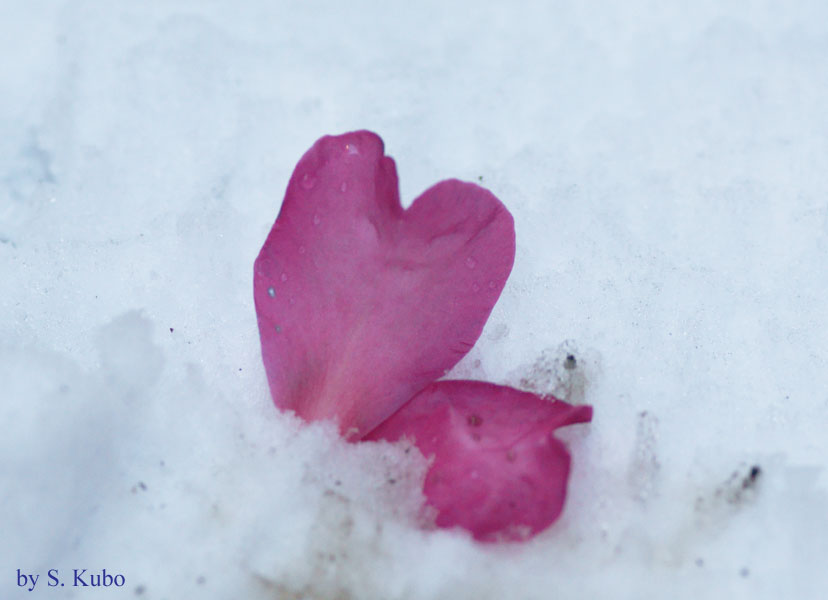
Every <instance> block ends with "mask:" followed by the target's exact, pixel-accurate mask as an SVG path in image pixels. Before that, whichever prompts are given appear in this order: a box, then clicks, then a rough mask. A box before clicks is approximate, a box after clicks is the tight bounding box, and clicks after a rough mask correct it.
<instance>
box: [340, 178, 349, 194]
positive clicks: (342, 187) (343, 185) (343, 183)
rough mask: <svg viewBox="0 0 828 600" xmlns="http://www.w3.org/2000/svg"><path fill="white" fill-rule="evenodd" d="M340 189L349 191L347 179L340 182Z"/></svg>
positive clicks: (343, 191)
mask: <svg viewBox="0 0 828 600" xmlns="http://www.w3.org/2000/svg"><path fill="white" fill-rule="evenodd" d="M339 191H340V192H342V193H343V194H344V193H345V192H347V191H348V182H347V181H343V182H342V183H341V184H340V186H339Z"/></svg>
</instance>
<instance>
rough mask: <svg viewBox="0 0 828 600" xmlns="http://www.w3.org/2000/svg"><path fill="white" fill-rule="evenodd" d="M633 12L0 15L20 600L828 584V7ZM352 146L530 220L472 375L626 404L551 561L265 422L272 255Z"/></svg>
mask: <svg viewBox="0 0 828 600" xmlns="http://www.w3.org/2000/svg"><path fill="white" fill-rule="evenodd" d="M608 4H609V5H608V6H602V5H601V4H600V3H593V2H574V1H573V2H565V1H564V2H554V3H553V2H548V3H545V2H531V3H528V2H527V3H506V2H503V3H499V4H494V3H472V2H469V3H447V2H430V3H417V2H412V1H409V2H401V3H392V2H377V3H371V2H362V1H352V2H333V1H331V2H299V1H296V2H265V1H263V0H262V1H260V2H229V1H227V2H219V1H201V0H198V1H197V0H190V1H184V0H175V1H169V2H160V1H158V2H130V3H127V2H120V3H118V2H105V1H103V0H101V1H98V2H94V1H82V0H79V1H68V0H63V1H52V0H27V1H25V2H24V1H22V0H21V1H16V0H3V1H0V398H2V403H0V418H2V421H3V423H4V431H3V434H2V436H0V457H1V458H0V460H2V462H0V507H1V508H2V510H0V531H2V534H1V535H0V540H2V541H0V597H2V598H24V597H44V598H46V597H49V598H69V597H72V598H86V597H92V596H93V595H94V596H95V597H107V598H108V597H141V598H147V599H158V600H161V599H164V598H169V599H173V598H216V599H225V598H245V599H259V598H331V599H332V598H339V599H343V598H354V599H390V598H404V599H426V598H452V599H470V600H471V599H474V600H485V599H500V598H527V599H545V598H603V597H611V598H700V597H706V598H727V599H731V598H782V597H787V598H818V597H824V596H823V595H822V594H823V593H825V592H824V589H825V588H826V587H828V571H827V570H826V569H825V565H826V564H828V475H826V472H825V467H826V463H828V436H826V435H825V430H826V423H828V306H826V303H827V302H828V268H826V265H827V264H828V168H826V165H827V164H828V162H827V161H826V159H828V110H826V107H828V4H825V3H824V2H820V1H814V2H805V1H803V2H789V3H785V4H784V8H781V7H782V6H783V4H782V3H778V5H779V7H780V8H774V7H773V6H772V5H771V3H760V2H756V3H751V2H725V3H722V2H696V3H688V5H689V6H686V7H684V8H682V9H678V8H670V7H668V6H665V5H664V3H661V2H654V1H653V2H641V1H634V2H619V3H608ZM358 128H368V129H372V130H374V131H376V132H378V133H379V134H380V135H381V136H383V138H384V139H385V142H386V151H387V152H388V153H389V154H390V155H391V156H393V157H394V158H395V159H396V160H397V165H398V170H399V173H400V177H401V191H402V196H403V201H404V203H408V202H410V201H411V200H412V199H413V198H414V197H415V196H416V195H417V194H418V193H419V192H420V191H422V190H423V189H425V188H426V187H428V186H429V185H431V184H432V183H434V182H436V181H437V180H439V179H443V178H446V177H459V178H461V179H466V180H470V181H476V182H481V183H482V185H484V186H487V187H489V188H490V189H491V190H492V191H493V192H494V193H495V194H496V195H497V196H498V197H500V198H501V200H502V201H503V202H504V203H505V204H506V205H507V206H508V207H509V209H510V210H511V211H512V213H513V215H514V217H515V221H516V230H517V243H518V248H517V257H516V263H515V269H514V272H513V274H512V277H511V279H510V280H509V283H508V284H507V286H506V290H505V291H504V293H503V296H502V297H501V300H500V302H499V304H498V305H497V307H496V308H495V311H494V313H493V314H492V317H491V319H490V320H489V323H488V325H487V327H486V330H485V331H484V333H483V335H482V336H481V338H480V340H479V342H478V344H477V346H476V347H475V348H474V349H473V351H472V352H471V353H470V355H469V356H468V357H467V358H466V359H465V360H464V361H463V362H462V363H461V364H460V365H458V367H457V368H456V369H455V371H454V372H453V373H452V374H451V376H452V377H471V378H485V379H488V380H491V381H495V382H500V383H508V384H511V385H516V386H521V387H524V388H528V389H536V390H541V391H556V392H557V393H559V394H561V395H563V396H567V397H569V398H570V399H573V400H575V401H583V402H588V403H590V404H593V405H594V406H595V410H596V417H595V421H594V423H593V424H592V425H589V426H579V427H576V428H572V429H570V430H568V431H566V432H565V433H563V435H562V437H564V438H565V439H566V440H567V441H568V443H569V445H570V448H571V449H572V453H573V457H574V472H573V477H572V480H571V487H570V495H569V498H568V503H567V506H566V509H565V512H564V515H563V517H562V519H561V520H560V521H559V522H558V523H557V524H556V525H555V526H554V527H552V528H551V529H550V530H548V531H547V532H546V533H544V534H543V535H541V536H539V537H537V538H536V539H534V540H533V541H531V542H529V543H526V544H523V545H506V546H481V545H478V544H475V543H473V542H472V541H471V540H470V539H468V538H467V537H466V536H463V535H461V534H459V533H454V532H437V533H424V532H422V531H419V530H418V529H417V528H416V527H415V526H414V525H413V521H414V519H415V516H416V513H417V509H418V506H419V504H420V502H421V500H422V499H421V498H420V496H419V492H418V484H419V478H420V477H421V476H422V466H423V465H422V464H421V463H420V462H419V461H417V460H416V459H412V458H409V457H408V456H406V455H404V454H403V453H402V452H401V451H400V450H399V449H397V448H394V447H390V446H386V445H372V444H363V445H359V446H347V445H345V444H343V443H342V442H341V441H339V440H338V439H336V436H335V435H334V434H333V432H332V431H331V429H330V428H326V427H323V426H313V427H307V426H303V425H301V424H300V423H298V422H297V421H296V420H295V419H293V418H291V417H289V416H285V415H280V414H278V413H277V412H276V410H275V409H274V408H273V406H272V404H271V401H270V398H269V395H268V391H267V386H266V380H265V376H264V370H263V367H262V364H261V361H260V355H259V341H258V332H257V328H256V319H255V314H254V309H253V293H252V266H253V260H254V258H255V256H256V253H257V252H258V249H259V247H260V246H261V244H262V242H263V241H264V238H265V236H266V234H267V231H268V230H269V228H270V226H271V224H272V222H273V220H274V219H275V217H276V214H277V212H278V208H279V203H280V201H281V198H282V194H283V192H284V188H285V186H286V183H287V179H288V177H289V175H290V173H291V171H292V169H293V167H294V165H295V163H296V161H297V160H298V159H299V157H300V156H301V155H302V153H303V152H305V150H306V149H307V148H308V147H310V145H311V144H312V143H313V142H314V141H315V140H316V138H318V137H319V136H321V135H323V134H326V133H342V132H344V131H348V130H352V129H358ZM568 351H572V352H574V353H575V354H576V356H577V357H578V364H579V369H578V371H577V372H576V374H575V377H574V379H572V380H563V379H561V378H560V377H559V375H561V374H562V373H565V371H562V370H561V363H560V358H561V356H562V354H564V355H565V353H566V352H568ZM754 466H756V467H758V469H753V467H754ZM752 475H753V476H752ZM391 480H393V481H394V483H390V481H391ZM74 568H78V569H81V568H85V569H87V570H88V572H90V573H100V572H101V570H102V569H106V570H107V572H108V573H121V574H123V576H124V578H125V581H126V583H125V585H124V586H123V588H119V589H113V588H109V589H108V591H102V592H98V593H97V594H95V593H94V592H89V591H88V590H83V589H76V588H73V587H71V585H70V584H71V578H70V577H69V574H70V572H71V570H72V569H74ZM17 569H20V570H21V571H22V572H24V573H30V574H33V573H38V574H40V575H41V579H40V580H39V582H38V584H37V586H36V588H35V591H34V592H32V593H28V592H26V591H24V590H23V588H18V587H17V586H16V572H17ZM49 569H59V573H60V578H61V579H62V580H63V579H64V578H65V579H66V581H67V582H68V583H67V586H66V587H64V588H48V587H47V581H46V580H47V576H46V573H47V571H48V570H49Z"/></svg>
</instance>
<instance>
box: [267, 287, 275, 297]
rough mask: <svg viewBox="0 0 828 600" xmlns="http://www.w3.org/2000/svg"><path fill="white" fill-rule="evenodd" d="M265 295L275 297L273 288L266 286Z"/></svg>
mask: <svg viewBox="0 0 828 600" xmlns="http://www.w3.org/2000/svg"><path fill="white" fill-rule="evenodd" d="M267 295H268V296H270V297H271V298H275V297H276V290H274V289H273V288H272V287H269V288H267Z"/></svg>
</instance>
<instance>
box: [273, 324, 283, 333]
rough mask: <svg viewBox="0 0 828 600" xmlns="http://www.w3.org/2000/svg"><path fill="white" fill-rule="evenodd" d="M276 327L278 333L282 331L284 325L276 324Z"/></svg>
mask: <svg viewBox="0 0 828 600" xmlns="http://www.w3.org/2000/svg"><path fill="white" fill-rule="evenodd" d="M274 329H275V330H276V333H282V326H281V325H276V326H275V327H274Z"/></svg>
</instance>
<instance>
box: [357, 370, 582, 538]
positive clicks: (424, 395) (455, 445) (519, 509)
mask: <svg viewBox="0 0 828 600" xmlns="http://www.w3.org/2000/svg"><path fill="white" fill-rule="evenodd" d="M591 419H592V407H590V406H572V405H569V404H567V403H565V402H562V401H560V400H554V401H551V400H546V399H543V398H541V397H539V396H536V395H534V394H530V393H527V392H521V391H518V390H515V389H513V388H509V387H504V386H498V385H494V384H491V383H483V382H477V381H441V382H437V383H434V384H432V385H430V386H428V387H427V388H425V389H424V390H423V391H422V392H420V393H419V394H418V395H417V396H416V397H414V398H413V399H412V400H411V402H409V403H408V404H406V405H405V406H403V408H401V409H400V410H399V411H397V412H396V413H395V414H394V415H393V416H392V417H391V418H389V419H388V420H386V421H385V422H384V423H382V425H380V426H379V427H377V428H376V429H375V430H374V431H372V432H371V433H370V434H369V435H368V436H367V438H366V439H372V440H380V439H384V440H389V441H396V440H398V439H400V438H403V437H405V438H408V439H410V440H412V441H413V443H414V444H415V445H416V446H417V447H418V448H419V449H420V451H421V452H422V453H423V454H424V455H425V456H426V457H427V458H428V457H431V458H433V463H432V465H431V466H430V468H429V471H428V473H427V475H426V480H425V488H424V492H425V495H426V498H427V500H428V503H429V504H430V505H431V506H433V507H434V508H435V509H436V510H437V519H436V523H437V525H438V526H439V527H455V526H459V527H463V528H464V529H466V530H468V531H470V532H471V533H472V534H473V535H474V537H475V538H477V539H478V540H482V541H495V540H520V539H526V538H527V537H530V536H532V535H535V534H536V533H538V532H539V531H542V530H543V529H545V528H546V527H548V526H549V525H551V524H552V523H553V522H554V521H555V519H557V518H558V516H559V515H560V513H561V510H562V509H563V505H564V499H565V498H566V484H567V479H568V477H569V462H570V459H569V453H568V452H567V450H566V447H565V446H564V445H563V444H562V443H561V442H560V441H559V440H557V439H555V437H554V436H553V432H554V431H555V429H557V428H558V427H563V426H565V425H571V424H573V423H585V422H588V421H590V420H591Z"/></svg>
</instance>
